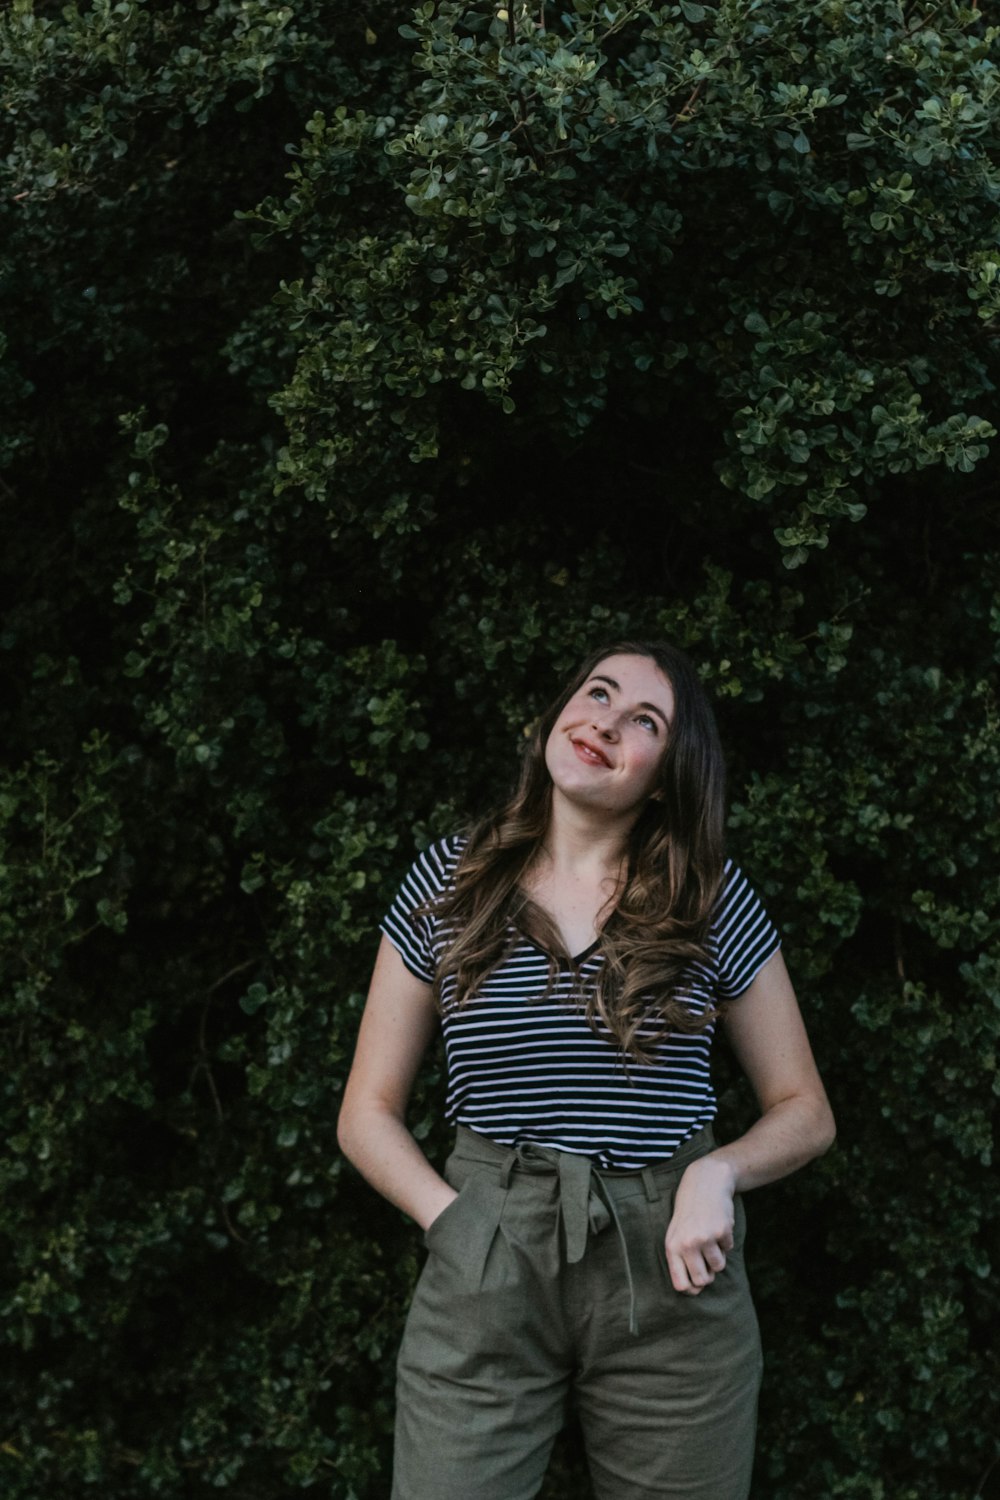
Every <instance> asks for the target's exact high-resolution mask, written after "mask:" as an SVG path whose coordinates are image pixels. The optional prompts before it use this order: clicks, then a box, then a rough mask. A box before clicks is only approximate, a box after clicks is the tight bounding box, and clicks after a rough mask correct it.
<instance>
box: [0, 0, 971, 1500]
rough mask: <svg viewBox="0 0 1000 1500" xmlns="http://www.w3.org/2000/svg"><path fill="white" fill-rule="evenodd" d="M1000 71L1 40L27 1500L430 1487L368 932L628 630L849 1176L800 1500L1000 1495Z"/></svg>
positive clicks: (565, 1462)
mask: <svg viewBox="0 0 1000 1500" xmlns="http://www.w3.org/2000/svg"><path fill="white" fill-rule="evenodd" d="M998 35H1000V32H998V28H997V27H995V26H992V25H991V24H989V21H988V18H987V16H986V15H984V14H983V13H982V12H981V11H980V10H979V8H978V7H977V6H976V5H975V4H970V5H962V4H956V3H953V0H944V3H942V4H936V5H935V4H931V3H930V0H926V3H920V0H913V3H911V0H907V3H905V4H903V3H898V0H895V3H890V0H863V3H862V0H803V3H800V4H797V5H795V6H791V7H790V6H789V5H788V4H786V3H778V0H717V3H715V4H700V3H695V0H682V3H680V4H662V5H657V4H638V3H631V0H575V3H572V4H566V5H553V4H551V3H549V4H545V3H544V0H531V3H528V4H522V3H519V0H508V6H507V7H506V8H505V7H503V6H502V5H501V6H499V7H498V6H495V5H493V4H481V3H479V0H472V3H471V4H463V5H459V4H456V3H453V0H438V3H436V4H434V3H430V0H428V3H423V4H421V5H419V6H418V7H417V8H416V10H413V8H412V7H411V6H410V5H401V4H396V3H394V0H384V3H383V4H382V5H380V6H378V7H374V6H369V5H368V4H367V3H361V4H353V3H351V4H348V3H346V0H295V3H292V4H287V5H276V4H273V3H271V0H189V3H185V4H181V3H178V0H118V3H115V0H88V3H85V0H75V3H73V0H71V3H47V0H12V3H10V4H8V5H7V6H5V7H4V8H3V10H2V13H0V67H2V76H3V79H4V89H3V96H4V97H3V104H4V108H3V112H2V125H0V129H2V134H3V147H2V159H3V163H4V179H3V180H4V192H3V194H2V198H0V216H2V241H0V245H2V248H0V320H2V321H0V328H2V339H0V391H2V395H3V402H4V410H5V417H6V420H5V422H4V425H3V430H2V434H0V495H2V502H3V510H4V514H5V516H6V525H5V545H4V548H3V551H2V556H0V568H2V570H3V575H4V587H5V593H6V598H7V605H6V608H5V614H4V619H3V624H2V627H0V653H2V654H0V662H2V665H3V669H4V672H5V676H6V679H7V684H6V685H7V692H6V694H5V696H4V706H3V708H2V715H3V734H4V747H5V756H4V768H3V771H2V774H0V828H2V841H3V855H2V883H0V932H2V936H3V944H2V954H3V957H2V964H3V970H4V973H3V985H2V1000H0V1005H2V1014H3V1019H4V1025H5V1036H6V1056H7V1067H6V1077H5V1083H4V1085H3V1100H4V1103H3V1134H4V1139H5V1143H6V1150H5V1152H4V1157H3V1164H2V1169H0V1170H2V1181H3V1186H4V1193H3V1199H2V1205H3V1206H2V1234H3V1243H4V1247H5V1256H4V1260H5V1265H6V1268H7V1269H6V1272H5V1273H4V1278H3V1291H2V1301H0V1306H2V1309H3V1313H4V1319H3V1339H4V1341H5V1344H6V1346H7V1349H8V1354H9V1358H8V1359H7V1360H5V1361H4V1369H5V1375H4V1397H5V1400H4V1409H5V1417H4V1430H3V1433H2V1434H0V1484H2V1487H3V1493H4V1494H5V1496H7V1497H9V1500H37V1497H38V1496H39V1495H41V1494H44V1495H45V1496H46V1497H47V1500H79V1497H80V1496H81V1495H83V1494H86V1493H89V1492H90V1489H91V1488H95V1489H96V1488H98V1487H99V1488H100V1490H101V1493H102V1494H103V1495H105V1496H107V1500H148V1497H150V1496H160V1497H164V1500H182V1497H183V1500H201V1497H205V1500H207V1497H208V1496H209V1495H216V1494H219V1493H224V1492H227V1491H228V1492H229V1493H231V1494H232V1495H233V1496H234V1497H239V1500H277V1497H278V1496H279V1495H280V1496H286V1495H288V1494H289V1493H291V1492H293V1491H296V1490H298V1489H303V1490H308V1489H313V1490H314V1491H315V1492H317V1493H319V1494H322V1495H326V1496H330V1497H331V1500H384V1497H385V1496H387V1494H388V1487H389V1480H388V1473H389V1453H390V1443H391V1425H392V1385H393V1359H394V1353H395V1347H396V1343H397V1341H398V1338H399V1333H400V1330H401V1324H402V1318H403V1315H404V1312H405V1307H406V1302H407V1297H408V1294H409V1291H410V1288H411V1287H412V1284H413V1280H414V1278H415V1276H416V1274H417V1270H418V1263H419V1258H420V1256H419V1250H418V1241H419V1237H418V1236H416V1235H415V1233H414V1230H413V1227H412V1226H411V1225H408V1224H406V1223H404V1222H403V1221H402V1220H401V1217H400V1216H399V1215H398V1214H397V1213H395V1211H393V1210H392V1209H390V1208H389V1207H388V1206H387V1205H385V1204H384V1203H382V1202H381V1201H380V1200H378V1199H377V1198H376V1197H375V1195H374V1194H373V1193H372V1192H371V1191H370V1190H369V1189H368V1188H367V1187H365V1186H364V1185H363V1184H362V1183H360V1182H359V1180H358V1178H357V1176H356V1174H354V1173H353V1172H352V1171H351V1170H350V1169H348V1168H347V1167H346V1166H345V1165H344V1163H343V1162H342V1160H341V1159H340V1158H339V1156H338V1152H337V1147H336V1140H335V1121H336V1114H337V1108H338V1103H339V1097H340V1093H341V1090H342V1087H343V1082H344V1078H345V1075H346V1071H347V1068H348V1066H349V1061H350V1055H351V1051H352V1047H353V1040H354V1035H355V1032H356V1027H357V1021H358V1017H359V1013H360V1009H361V1006H362V1003H363V992H364V988H365V984H366V980H367V974H368V971H369V969H370V965H371V961H372V958H373V954H374V948H375V943H376V925H377V921H378V918H379V916H380V915H381V913H382V911H383V910H384V908H385V907H386V905H387V904H388V901H389V899H390V897H391V895H392V892H393V890H394V888H395V884H396V882H397V881H398V879H399V878H400V876H401V874H402V873H403V871H404V870H405V869H406V867H407V865H408V864H409V862H410V860H411V859H412V857H413V854H414V852H415V850H416V849H417V848H418V847H420V846H422V845H424V844H426V842H427V841H428V840H430V839H431V838H433V837H435V836H437V835H439V834H442V833H445V832H448V831H449V830H451V829H452V828H453V827H455V826H456V825H457V824H458V823H460V822H461V821H462V820H464V819H465V818H466V817H467V816H468V815H470V814H472V813H474V812H476V811H478V810H481V809H483V808H484V807H485V806H486V805H487V804H489V803H490V802H491V801H493V800H495V799H496V798H497V797H498V796H500V795H502V794H503V792H504V791H505V789H506V786H507V785H508V783H509V781H510V779H511V776H512V774H513V770H514V766H515V762H516V757H517V751H518V746H519V745H520V744H521V743H522V740H523V734H524V730H525V727H526V726H527V725H529V724H530V723H531V721H532V719H533V718H534V716H535V715H536V714H537V712H538V711H539V708H540V707H541V705H542V704H543V703H544V702H545V701H546V700H547V699H548V697H549V696H550V694H551V692H552V690H553V687H554V686H555V684H556V683H557V682H558V681H559V678H560V675H561V674H562V673H563V672H565V671H566V669H567V668H568V667H569V666H571V665H572V664H574V663H575V662H576V661H578V660H579V659H580V658H582V657H583V656H584V655H585V654H586V653H587V652H588V651H589V650H591V649H592V648H594V647H595V646H598V645H600V644H601V642H602V641H605V640H608V639H614V638H617V637H622V636H626V635H628V636H634V635H645V636H650V635H654V636H655V635H665V636H667V637H669V638H670V639H671V640H673V641H675V642H676V643H677V644H679V645H680V646H682V647H683V648H685V649H686V650H687V651H689V652H690V653H691V654H692V655H693V656H694V658H695V659H696V661H697V662H698V664H699V667H700V669H701V671H702V672H703V674H704V678H705V681H706V683H707V685H708V687H709V689H710V691H711V693H712V695H713V698H714V701H715V703H716V705H717V709H718V714H719V718H720V723H721V727H722V731H723V736H724V740H725V744H726V747H727V754H728V758H729V773H730V808H731V810H730V818H729V840H730V846H731V852H732V853H733V854H734V856H735V857H737V858H738V859H739V861H740V862H741V863H742V865H743V866H744V868H745V869H746V870H747V873H748V874H749V876H750V878H751V880H752V881H753V882H754V884H755V885H756V886H757V887H758V889H759V890H760V891H761V893H762V894H763V896H764V898H765V900H766V902H767V904H768V907H769V909H770V911H771V912H772V914H773V916H774V917H775V920H776V922H777V924H778V926H779V928H780V930H781V932H782V935H783V939H784V945H785V953H786V957H787V960H788V964H789V968H790V971H791V973H792V976H793V979H794V981H795V983H796V986H797V989H798V991H799V994H800V998H801V1001H802V1005H803V1009H804V1012H805V1014H806V1018H807V1022H808V1025H809V1028H810V1031H811V1034H812V1037H813V1041H814V1045H815V1049H816V1052H817V1055H818V1058H819V1061H820V1065H821V1068H822V1071H823V1073H824V1076H825V1078H826V1080H827V1082H828V1085H829V1088H830V1092H831V1096H832V1100H833V1104H834V1108H835V1111H836V1114H837V1117H838V1123H839V1131H840V1135H839V1142H838V1146H837V1148H836V1149H835V1150H834V1151H833V1152H832V1153H831V1154H830V1155H829V1156H827V1157H825V1158H824V1159H823V1160H822V1161H821V1162H819V1163H817V1164H814V1165H813V1166H812V1167H810V1168H809V1169H808V1171H806V1172H804V1173H802V1174H801V1175H799V1176H796V1177H793V1178H791V1179H789V1180H788V1181H786V1182H783V1183H781V1184H779V1185H776V1186H774V1187H772V1188H768V1189H765V1190H762V1191H760V1192H758V1193H755V1194H753V1195H751V1199H750V1203H749V1215H750V1225H751V1238H750V1248H749V1252H748V1253H749V1259H750V1269H751V1276H752V1279H753V1282H754V1286H755V1290H756V1294H757V1299H758V1303H759V1310H760V1317H761V1322H762V1325H763V1332H764V1339H765V1347H766V1350H767V1368H766V1376H765V1394H764V1400H763V1407H762V1414H761V1436H760V1444H759V1456H758V1463H757V1470H756V1478H755V1488H754V1500H799V1497H802V1496H806V1495H808V1496H819V1497H844V1500H973V1497H974V1496H982V1497H984V1500H988V1497H989V1496H990V1494H1000V1488H998V1484H1000V1472H998V1471H997V1469H996V1467H995V1466H996V1465H997V1462H998V1456H1000V1443H998V1437H997V1431H998V1429H997V1414H996V1392H997V1388H998V1370H997V1346H996V1338H995V1329H996V1325H997V1317H998V1314H1000V1307H998V1292H997V1281H996V1276H995V1273H994V1269H993V1268H994V1264H995V1262H996V1260H997V1258H998V1256H1000V1222H998V1206H997V1194H996V1189H995V1184H994V1181H993V1178H992V1175H991V1163H992V1155H991V1153H992V1150H993V1140H994V1129H995V1124H994V1121H995V1101H996V1096H997V1093H998V1090H1000V1085H998V1082H997V1076H998V1075H997V1045H998V1034H1000V865H998V861H997V849H998V844H1000V813H998V785H1000V732H998V731H1000V703H998V691H997V663H998V659H1000V644H998V637H1000V538H998V532H997V521H998V507H997V503H996V483H997V465H996V456H995V450H994V451H991V449H990V444H991V442H992V440H993V439H994V437H995V427H994V421H995V418H996V409H997V408H996V387H997V381H998V365H1000V360H998V332H1000V280H998V271H1000V244H998V236H997V224H998V222H1000V219H998V214H1000V165H998V163H1000V71H998V67H997V61H996V57H997V51H996V48H997V40H998ZM719 1061H720V1079H721V1085H722V1090H723V1116H724V1121H725V1125H726V1128H727V1130H729V1131H731V1132H734V1131H738V1130H740V1129H741V1128H743V1127H744V1125H745V1124H746V1123H747V1122H748V1121H749V1119H750V1118H751V1117H752V1102H751V1101H750V1100H749V1099H748V1097H747V1091H746V1088H745V1086H744V1085H743V1084H742V1082H741V1081H740V1080H739V1079H738V1078H737V1077H736V1075H735V1073H734V1070H733V1068H732V1066H731V1065H730V1064H729V1062H728V1061H727V1058H726V1056H725V1054H724V1053H723V1054H722V1055H721V1056H720V1060H719ZM440 1106H441V1090H440V1059H438V1058H432V1059H431V1060H430V1063H429V1066H428V1068H427V1070H426V1076H425V1078H424V1079H423V1080H422V1082H421V1085H420V1089H419V1091H418V1096H417V1098H416V1099H415V1102H414V1110H413V1127H414V1130H415V1133H416V1134H417V1136H418V1138H419V1139H421V1140H422V1141H423V1142H424V1144H425V1146H426V1148H427V1149H428V1151H429V1152H430V1153H431V1155H432V1156H433V1157H434V1158H435V1159H436V1160H438V1161H440V1160H441V1157H442V1155H443V1153H444V1151H445V1149H446V1144H447V1138H448V1131H447V1129H446V1128H445V1127H444V1126H443V1125H442V1124H441V1121H440ZM586 1492H587V1486H586V1479H585V1477H584V1476H583V1474H582V1473H581V1471H580V1469H579V1467H578V1464H577V1460H576V1458H575V1456H574V1452H573V1444H572V1443H571V1442H564V1443H563V1445H562V1447H561V1449H560V1452H559V1453H558V1454H557V1456H556V1459H555V1460H554V1463H553V1467H552V1471H551V1474H550V1477H549V1479H548V1481H547V1487H546V1491H545V1494H546V1497H547V1500H579V1497H581V1496H583V1495H585V1494H586Z"/></svg>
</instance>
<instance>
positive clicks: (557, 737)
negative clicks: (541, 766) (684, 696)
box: [545, 656, 674, 813]
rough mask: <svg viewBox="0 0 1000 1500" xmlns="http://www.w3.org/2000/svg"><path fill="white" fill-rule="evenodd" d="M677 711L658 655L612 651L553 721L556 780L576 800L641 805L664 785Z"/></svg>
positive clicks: (608, 806)
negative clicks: (654, 657) (662, 771)
mask: <svg viewBox="0 0 1000 1500" xmlns="http://www.w3.org/2000/svg"><path fill="white" fill-rule="evenodd" d="M673 716H674V693H673V689H672V688H671V686H670V683H669V681H668V679H667V678H666V677H665V676H664V674H663V673H662V672H661V671H660V668H659V667H658V666H657V665H656V663H655V662H654V661H651V660H650V659H649V658H648V657H646V656H608V657H605V659H604V661H602V662H600V663H598V665H597V666H596V667H595V668H594V671H593V673H592V674H591V676H590V677H588V678H587V680H586V682H584V683H583V685H582V686H581V687H580V688H578V689H577V691H576V692H575V693H574V694H573V696H572V698H571V699H570V700H569V702H568V703H567V704H566V707H565V708H564V709H563V711H562V713H561V714H560V715H559V717H558V719H557V720H556V722H555V724H554V725H553V727H552V732H551V734H550V735H549V738H548V741H547V742H546V745H545V764H546V766H547V767H548V771H549V775H550V776H551V777H552V782H553V785H554V786H555V787H556V788H557V789H558V790H559V791H560V792H562V793H563V795H564V796H565V797H567V798H568V799H569V800H570V801H573V802H579V803H581V804H583V805H586V806H589V807H593V808H596V809H602V810H604V811H607V812H615V813H625V812H633V811H634V812H639V811H640V810H641V808H642V807H643V806H644V805H645V803H646V802H647V801H648V799H649V796H650V793H651V792H653V791H654V790H655V788H656V785H657V780H658V777H659V771H660V764H661V762H662V760H663V755H664V752H665V750H666V748H667V739H668V736H669V731H670V725H671V723H672V722H673Z"/></svg>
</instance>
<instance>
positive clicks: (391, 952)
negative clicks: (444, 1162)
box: [337, 937, 455, 1229]
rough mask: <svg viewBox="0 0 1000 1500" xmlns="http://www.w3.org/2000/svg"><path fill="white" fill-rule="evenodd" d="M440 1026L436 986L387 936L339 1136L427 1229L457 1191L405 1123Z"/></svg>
mask: <svg viewBox="0 0 1000 1500" xmlns="http://www.w3.org/2000/svg"><path fill="white" fill-rule="evenodd" d="M436 1026H437V1011H436V1009H435V1006H434V1000H433V997H432V992H431V986H430V985H429V984H424V983H423V981H422V980H420V979H417V978H416V977H415V976H414V975H413V974H411V973H410V971H409V969H408V968H407V967H406V965H405V964H404V963H403V960H402V959H401V958H400V956H399V954H398V953H397V951H396V949H395V948H394V947H393V946H392V944H391V943H390V942H389V940H388V939H387V938H385V937H383V938H382V942H381V945H380V947H379V950H378V957H377V958H376V960H375V970H374V973H373V974H372V981H371V987H370V988H369V991H368V999H367V1001H366V1003H365V1011H364V1015H363V1017H362V1020H361V1030H360V1032H359V1034H358V1044H357V1048H356V1050H355V1054H354V1063H353V1065H352V1067H351V1072H350V1076H349V1078H348V1080H347V1087H346V1089H345V1090H344V1102H343V1104H342V1106H341V1110H340V1117H339V1119H338V1121H337V1140H338V1141H339V1143H340V1148H341V1150H342V1151H343V1153H344V1155H345V1156H346V1157H348V1158H349V1159H350V1160H351V1161H352V1162H353V1163H354V1165H355V1166H356V1167H357V1169H358V1171H359V1172H360V1173H361V1174H362V1176H364V1177H365V1178H367V1180H368V1181H369V1182H370V1183H371V1185H372V1187H373V1188H375V1190H376V1191H377V1192H379V1193H381V1194H382V1196H383V1197H384V1198H388V1199H389V1202H390V1203H395V1204H396V1206H397V1208H401V1209H402V1210H403V1211H404V1213H408V1214H409V1215H410V1216H411V1218H414V1219H416V1221H417V1223H418V1224H419V1225H420V1226H421V1227H422V1228H424V1229H426V1228H427V1226H428V1225H429V1224H430V1223H431V1222H432V1220H434V1219H436V1218H437V1216H438V1214H439V1213H441V1212H443V1210H444V1209H445V1208H447V1206H448V1204H449V1203H450V1202H451V1201H452V1199H453V1198H454V1197H455V1190H454V1188H452V1187H449V1185H448V1183H446V1182H445V1180H444V1178H443V1177H441V1176H440V1175H439V1174H438V1173H437V1172H435V1170H434V1168H433V1167H432V1166H431V1164H430V1162H429V1161H428V1160H427V1158H426V1156H425V1155H424V1153H423V1152H422V1151H421V1149H420V1147H419V1146H418V1145H417V1143H416V1141H415V1140H414V1139H413V1136H412V1135H411V1134H410V1132H409V1130H407V1128H406V1108H407V1105H408V1103H409V1100H410V1093H411V1091H412V1089H413V1081H414V1079H415V1078H416V1076H417V1069H418V1068H419V1067H420V1063H421V1060H422V1059H423V1056H424V1053H425V1052H426V1050H427V1046H428V1043H429V1042H430V1039H431V1037H432V1036H433V1034H434V1031H435V1028H436Z"/></svg>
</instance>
